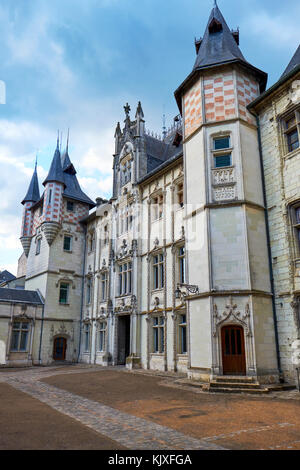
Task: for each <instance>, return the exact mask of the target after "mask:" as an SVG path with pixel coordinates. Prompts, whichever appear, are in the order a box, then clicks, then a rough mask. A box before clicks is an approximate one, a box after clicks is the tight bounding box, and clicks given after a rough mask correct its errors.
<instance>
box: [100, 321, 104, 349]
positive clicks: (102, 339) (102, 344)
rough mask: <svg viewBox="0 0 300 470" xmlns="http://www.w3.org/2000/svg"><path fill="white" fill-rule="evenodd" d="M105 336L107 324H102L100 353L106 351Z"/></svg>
mask: <svg viewBox="0 0 300 470" xmlns="http://www.w3.org/2000/svg"><path fill="white" fill-rule="evenodd" d="M105 335H106V323H105V322H101V323H100V325H99V351H100V352H103V351H105Z"/></svg>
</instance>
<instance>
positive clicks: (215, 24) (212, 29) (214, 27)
mask: <svg viewBox="0 0 300 470" xmlns="http://www.w3.org/2000/svg"><path fill="white" fill-rule="evenodd" d="M208 29H209V34H214V33H219V32H220V31H222V30H223V26H222V23H220V21H218V20H216V18H213V19H212V21H211V23H210V25H209V27H208Z"/></svg>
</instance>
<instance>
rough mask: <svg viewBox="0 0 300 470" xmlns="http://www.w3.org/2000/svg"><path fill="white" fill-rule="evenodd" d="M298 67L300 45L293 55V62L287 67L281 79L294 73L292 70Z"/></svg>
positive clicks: (299, 62)
mask: <svg viewBox="0 0 300 470" xmlns="http://www.w3.org/2000/svg"><path fill="white" fill-rule="evenodd" d="M297 65H300V44H299V46H298V49H297V50H296V52H295V54H294V55H293V57H292V60H291V61H290V63H289V65H288V66H287V68H286V69H285V71H284V72H283V74H282V75H281V77H280V78H283V77H285V75H288V74H289V73H290V72H292V70H293V69H294V68H295V67H297Z"/></svg>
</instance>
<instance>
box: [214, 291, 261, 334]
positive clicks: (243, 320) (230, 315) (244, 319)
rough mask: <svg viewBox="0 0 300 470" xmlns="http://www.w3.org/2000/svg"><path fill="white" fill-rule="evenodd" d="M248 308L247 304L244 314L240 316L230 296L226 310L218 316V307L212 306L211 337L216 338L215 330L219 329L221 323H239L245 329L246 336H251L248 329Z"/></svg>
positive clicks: (249, 328)
mask: <svg viewBox="0 0 300 470" xmlns="http://www.w3.org/2000/svg"><path fill="white" fill-rule="evenodd" d="M250 315H251V314H250V306H249V303H247V304H246V306H245V313H244V314H241V312H240V311H238V310H237V305H236V304H234V303H233V300H232V296H230V297H229V303H228V304H227V305H226V310H224V312H223V313H222V314H219V312H218V307H217V306H216V304H214V306H213V319H214V322H213V323H214V329H213V336H217V328H220V327H221V325H222V324H223V323H229V322H234V323H239V324H240V325H242V326H243V327H244V329H245V334H246V336H252V333H251V327H250Z"/></svg>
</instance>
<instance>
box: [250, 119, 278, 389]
mask: <svg viewBox="0 0 300 470" xmlns="http://www.w3.org/2000/svg"><path fill="white" fill-rule="evenodd" d="M255 118H256V123H257V135H258V148H259V157H260V168H261V179H262V187H263V197H264V206H265V223H266V233H267V244H268V259H269V269H270V282H271V292H272V307H273V320H274V330H275V344H276V355H277V367H278V371H279V380H280V382H281V383H283V382H284V379H283V374H282V369H281V361H280V350H279V339H278V326H277V315H276V304H275V288H274V275H273V265H272V253H271V242H270V231H269V215H268V208H267V196H266V184H265V174H264V166H263V154H262V144H261V133H260V122H259V117H258V116H257V115H256V114H255Z"/></svg>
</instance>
